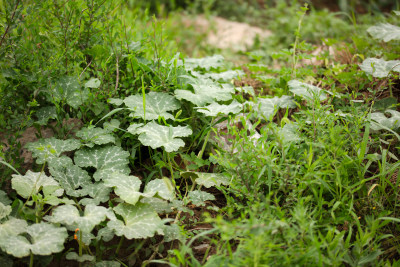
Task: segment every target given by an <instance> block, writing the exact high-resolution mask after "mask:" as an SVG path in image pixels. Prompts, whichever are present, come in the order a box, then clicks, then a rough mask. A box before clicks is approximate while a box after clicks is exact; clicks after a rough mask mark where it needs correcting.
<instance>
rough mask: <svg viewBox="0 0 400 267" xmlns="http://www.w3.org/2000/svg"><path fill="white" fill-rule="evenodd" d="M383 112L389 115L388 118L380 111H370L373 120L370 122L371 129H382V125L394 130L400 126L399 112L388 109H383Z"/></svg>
mask: <svg viewBox="0 0 400 267" xmlns="http://www.w3.org/2000/svg"><path fill="white" fill-rule="evenodd" d="M385 113H388V115H390V118H389V117H386V116H385V114H384V113H382V112H374V113H371V120H373V122H372V123H371V129H373V130H375V131H378V130H382V129H384V128H383V127H382V126H384V127H386V128H389V129H392V130H396V129H397V128H399V127H400V112H398V111H396V110H391V109H388V110H386V111H385ZM375 122H377V123H375ZM381 125H382V126H381Z"/></svg>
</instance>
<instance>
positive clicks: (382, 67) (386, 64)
mask: <svg viewBox="0 0 400 267" xmlns="http://www.w3.org/2000/svg"><path fill="white" fill-rule="evenodd" d="M360 68H361V69H362V70H363V71H364V72H366V73H368V74H371V75H372V76H374V77H376V78H385V77H387V76H388V75H389V73H390V72H391V71H395V72H400V60H389V61H385V60H383V59H380V58H367V59H366V60H364V61H363V63H362V64H361V65H360Z"/></svg>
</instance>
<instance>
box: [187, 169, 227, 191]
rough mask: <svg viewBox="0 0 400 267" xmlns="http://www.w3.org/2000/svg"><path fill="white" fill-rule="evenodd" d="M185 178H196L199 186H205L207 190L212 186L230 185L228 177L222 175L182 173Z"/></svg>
mask: <svg viewBox="0 0 400 267" xmlns="http://www.w3.org/2000/svg"><path fill="white" fill-rule="evenodd" d="M181 175H182V176H183V177H185V178H187V177H192V178H195V181H196V183H197V184H200V185H204V186H205V187H207V188H210V187H211V186H219V185H221V184H223V185H229V183H230V181H229V178H228V177H227V176H225V175H224V174H222V173H205V172H182V173H181Z"/></svg>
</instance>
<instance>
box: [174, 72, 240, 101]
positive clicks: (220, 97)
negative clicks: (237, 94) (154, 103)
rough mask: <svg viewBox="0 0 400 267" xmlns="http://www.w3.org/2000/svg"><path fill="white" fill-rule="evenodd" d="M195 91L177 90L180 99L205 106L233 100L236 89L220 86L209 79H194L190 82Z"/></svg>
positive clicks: (229, 86) (230, 86)
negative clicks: (215, 102)
mask: <svg viewBox="0 0 400 267" xmlns="http://www.w3.org/2000/svg"><path fill="white" fill-rule="evenodd" d="M188 83H189V84H190V85H191V86H192V87H193V90H194V93H192V92H191V91H189V90H180V89H178V90H175V96H176V98H178V99H185V100H187V101H189V102H192V103H193V104H195V105H196V106H200V107H201V106H204V105H206V104H208V103H212V102H214V101H227V100H230V99H232V93H234V91H235V88H234V87H233V86H232V85H231V84H222V85H221V84H219V83H216V82H213V81H212V80H211V79H207V78H197V79H195V78H193V79H191V81H189V82H188Z"/></svg>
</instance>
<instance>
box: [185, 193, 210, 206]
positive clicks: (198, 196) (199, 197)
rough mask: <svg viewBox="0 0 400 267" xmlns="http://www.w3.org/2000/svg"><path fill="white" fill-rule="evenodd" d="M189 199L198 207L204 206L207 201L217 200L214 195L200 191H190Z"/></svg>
mask: <svg viewBox="0 0 400 267" xmlns="http://www.w3.org/2000/svg"><path fill="white" fill-rule="evenodd" d="M188 198H189V200H190V201H191V202H192V203H193V205H196V206H204V205H205V202H206V201H208V200H215V196H214V195H212V194H210V193H207V192H204V191H199V190H194V191H190V192H189V194H188Z"/></svg>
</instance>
